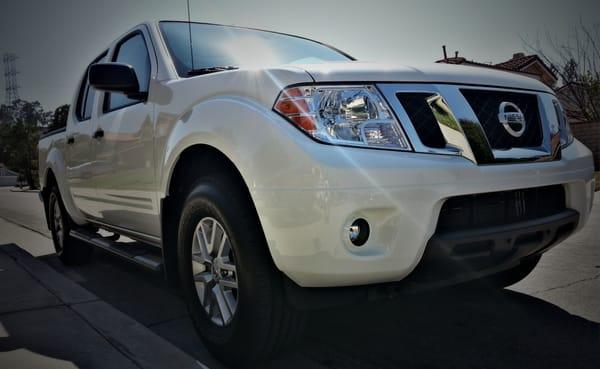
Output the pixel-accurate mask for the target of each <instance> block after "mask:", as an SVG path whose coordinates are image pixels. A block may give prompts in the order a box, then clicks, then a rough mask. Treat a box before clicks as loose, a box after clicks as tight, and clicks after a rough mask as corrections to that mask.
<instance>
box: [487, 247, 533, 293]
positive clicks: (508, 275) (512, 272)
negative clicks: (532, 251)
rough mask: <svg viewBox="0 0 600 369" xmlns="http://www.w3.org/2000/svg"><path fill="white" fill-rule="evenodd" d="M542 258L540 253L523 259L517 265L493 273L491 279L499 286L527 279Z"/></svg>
mask: <svg viewBox="0 0 600 369" xmlns="http://www.w3.org/2000/svg"><path fill="white" fill-rule="evenodd" d="M540 259H541V256H540V255H538V256H533V257H529V258H526V259H523V260H522V261H521V263H520V264H519V265H517V266H516V267H514V268H512V269H508V270H506V271H503V272H500V273H498V274H496V275H493V276H491V277H489V280H490V281H491V282H492V284H493V285H494V286H495V287H497V288H504V287H508V286H512V285H513V284H515V283H517V282H520V281H521V280H523V279H525V277H527V276H528V275H529V274H530V273H531V272H532V271H533V269H535V267H536V266H537V265H538V263H539V261H540Z"/></svg>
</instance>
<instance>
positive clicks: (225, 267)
mask: <svg viewBox="0 0 600 369" xmlns="http://www.w3.org/2000/svg"><path fill="white" fill-rule="evenodd" d="M219 266H220V267H221V269H223V270H226V271H228V272H234V273H235V272H236V268H235V265H233V264H228V262H227V261H225V260H223V261H221V263H220V264H219Z"/></svg>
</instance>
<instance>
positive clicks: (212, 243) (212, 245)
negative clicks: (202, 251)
mask: <svg viewBox="0 0 600 369" xmlns="http://www.w3.org/2000/svg"><path fill="white" fill-rule="evenodd" d="M217 224H218V223H217V221H216V220H213V226H212V230H211V231H210V251H211V253H212V254H215V251H216V250H215V236H216V234H217Z"/></svg>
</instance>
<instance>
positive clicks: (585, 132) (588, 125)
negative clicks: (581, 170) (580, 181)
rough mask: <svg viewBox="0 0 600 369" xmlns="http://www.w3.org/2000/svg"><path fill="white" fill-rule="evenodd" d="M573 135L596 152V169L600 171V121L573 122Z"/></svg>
mask: <svg viewBox="0 0 600 369" xmlns="http://www.w3.org/2000/svg"><path fill="white" fill-rule="evenodd" d="M571 129H572V130H573V135H574V136H575V137H576V138H577V139H578V140H579V141H581V142H583V144H584V145H586V146H587V147H589V149H590V150H592V152H593V153H594V165H595V166H596V171H600V122H581V123H571Z"/></svg>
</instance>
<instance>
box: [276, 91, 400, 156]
mask: <svg viewBox="0 0 600 369" xmlns="http://www.w3.org/2000/svg"><path fill="white" fill-rule="evenodd" d="M273 110H275V111H276V112H278V113H279V114H281V115H283V116H284V117H286V118H287V119H288V120H289V121H290V122H291V123H293V124H294V125H295V126H296V127H298V128H299V129H301V130H302V131H303V132H305V133H307V134H308V135H310V136H311V137H313V138H315V139H317V140H319V141H321V142H325V143H330V144H336V145H349V146H362V147H364V146H368V147H376V148H386V149H393V150H404V151H407V150H410V149H411V148H410V144H409V143H408V139H407V138H406V136H405V135H404V132H403V131H402V128H401V127H400V124H399V123H398V122H397V121H396V119H395V118H394V116H393V114H392V113H391V110H390V109H389V107H388V106H387V104H386V103H385V101H384V100H383V97H381V96H380V94H379V92H378V91H377V89H376V88H375V87H374V86H370V85H366V86H302V87H292V88H289V89H285V90H283V91H282V92H281V93H280V95H279V98H278V99H277V101H276V102H275V105H274V106H273Z"/></svg>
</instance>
